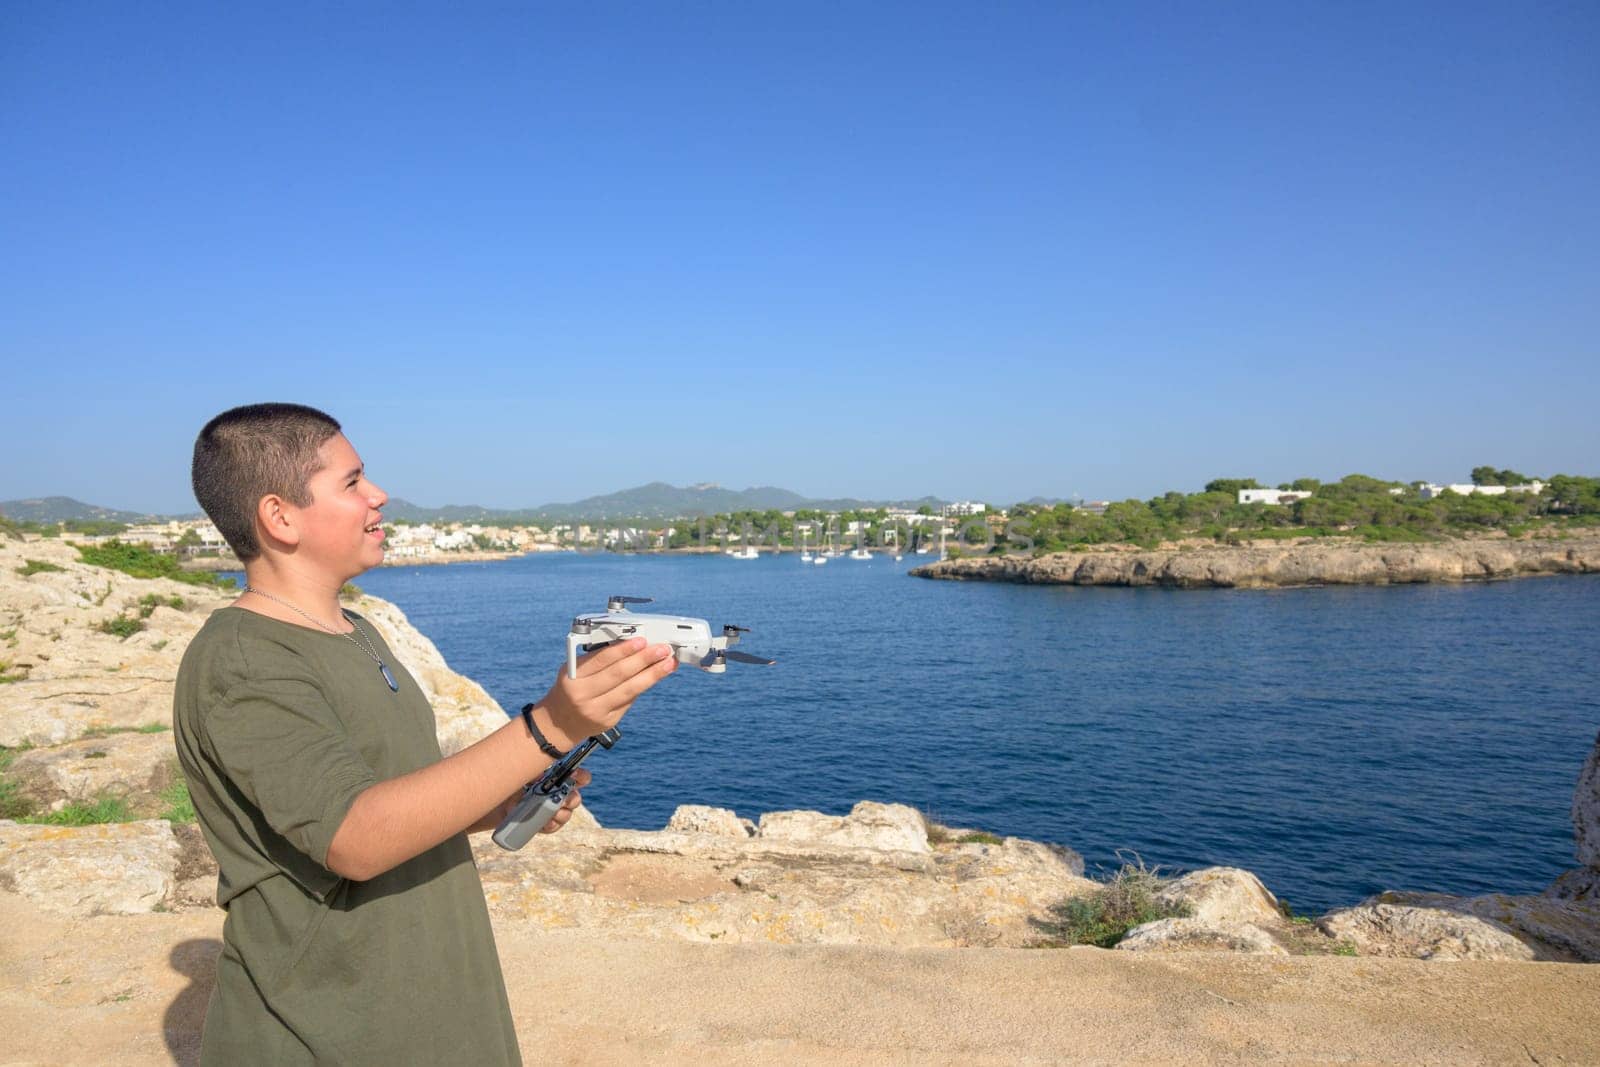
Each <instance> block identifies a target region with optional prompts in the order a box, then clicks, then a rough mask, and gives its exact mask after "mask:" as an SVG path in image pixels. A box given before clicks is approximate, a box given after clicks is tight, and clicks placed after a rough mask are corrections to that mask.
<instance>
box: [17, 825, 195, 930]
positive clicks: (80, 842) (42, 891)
mask: <svg viewBox="0 0 1600 1067" xmlns="http://www.w3.org/2000/svg"><path fill="white" fill-rule="evenodd" d="M180 851H181V850H180V848H179V846H178V839H177V838H176V837H175V836H174V835H173V833H172V826H171V824H170V823H168V822H166V821H165V820H162V819H152V820H150V821H148V822H128V823H106V824H102V825H99V826H26V825H22V824H20V823H15V822H11V821H9V820H0V889H4V890H7V891H9V892H12V893H18V894H21V895H22V896H24V897H27V898H28V899H29V900H31V901H33V902H34V903H36V904H38V905H40V906H41V907H43V908H45V909H46V910H49V911H52V912H55V913H56V914H59V915H76V916H87V915H135V914H139V913H142V912H148V911H153V910H155V909H156V908H157V907H160V906H163V905H165V904H166V903H167V902H168V900H169V899H170V898H171V896H172V891H173V889H174V888H175V887H176V884H177V873H178V858H179V853H180Z"/></svg>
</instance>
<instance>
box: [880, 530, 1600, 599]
mask: <svg viewBox="0 0 1600 1067" xmlns="http://www.w3.org/2000/svg"><path fill="white" fill-rule="evenodd" d="M910 573H911V574H913V575H915V576H917V577H919V578H944V579H950V580H955V581H987V582H1019V583H1034V584H1042V585H1128V586H1142V585H1154V586H1167V587H1170V588H1175V589H1253V588H1271V587H1279V586H1297V585H1391V584H1402V583H1413V582H1465V581H1476V580H1483V579H1491V578H1517V577H1523V576H1527V575H1537V574H1595V573H1600V536H1587V537H1574V538H1569V539H1541V540H1525V541H1513V540H1507V539H1499V540H1487V539H1486V540H1476V541H1441V542H1436V543H1429V544H1404V545H1400V544H1371V545H1367V544H1336V545H1330V544H1325V543H1303V544H1294V545H1269V546H1260V545H1257V546H1252V547H1236V548H1235V547H1222V546H1218V547H1199V548H1179V549H1161V550H1157V551H1148V552H1147V551H1127V550H1121V549H1109V550H1099V551H1085V552H1055V553H1051V554H1049V555H1046V556H1041V557H1039V558H1037V559H1035V558H1031V557H1020V556H977V557H971V558H965V559H951V560H942V561H940V562H938V563H929V564H925V565H923V566H920V567H915V568H913V569H912V570H911V572H910Z"/></svg>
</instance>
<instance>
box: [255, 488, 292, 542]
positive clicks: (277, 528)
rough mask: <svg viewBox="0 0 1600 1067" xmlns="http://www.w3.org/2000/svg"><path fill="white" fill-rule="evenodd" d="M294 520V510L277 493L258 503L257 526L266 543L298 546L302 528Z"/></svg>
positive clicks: (263, 498)
mask: <svg viewBox="0 0 1600 1067" xmlns="http://www.w3.org/2000/svg"><path fill="white" fill-rule="evenodd" d="M294 520H295V514H294V508H293V507H292V506H291V505H290V504H289V502H288V501H287V500H285V499H283V497H281V496H279V495H278V494H276V493H268V494H267V495H266V496H264V497H262V498H261V499H260V500H259V501H258V502H257V503H256V526H257V527H258V528H259V529H260V530H261V533H262V534H263V535H264V536H265V542H264V543H276V544H280V545H288V546H293V545H298V544H299V543H300V528H299V527H298V526H296V525H295V521H294Z"/></svg>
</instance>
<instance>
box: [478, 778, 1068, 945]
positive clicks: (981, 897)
mask: <svg viewBox="0 0 1600 1067" xmlns="http://www.w3.org/2000/svg"><path fill="white" fill-rule="evenodd" d="M749 826H750V824H749V823H748V821H747V820H741V819H739V818H738V817H737V816H736V815H735V814H734V813H733V812H731V811H727V810H724V809H717V808H704V807H688V806H686V807H683V808H680V809H678V811H677V812H675V813H674V814H673V817H672V819H671V820H670V821H669V822H668V824H667V827H666V829H664V830H659V831H643V830H605V829H602V828H600V827H599V826H597V825H595V824H593V823H592V821H591V822H589V823H588V824H586V825H583V826H574V825H572V824H569V825H568V827H567V828H566V829H564V830H563V831H562V832H561V833H559V834H554V835H550V836H542V837H538V838H536V839H535V840H534V842H533V843H531V844H529V845H528V847H527V848H525V849H523V850H522V851H521V852H516V853H507V852H502V851H500V850H499V849H497V848H495V847H494V846H493V845H492V844H488V843H487V842H480V843H479V845H478V848H477V856H478V867H479V871H480V873H481V875H482V878H483V882H484V888H485V892H486V894H487V895H488V898H489V902H490V908H491V910H492V911H493V912H494V913H495V914H496V915H497V916H500V917H502V918H514V919H522V920H526V921H529V922H533V923H536V924H538V925H540V926H542V927H545V928H550V929H569V930H578V931H594V932H596V933H600V932H604V933H605V934H606V935H607V936H611V937H635V938H652V939H654V938H663V937H665V938H672V939H680V940H689V941H718V942H723V943H733V942H776V943H780V944H835V945H889V946H901V947H928V946H990V945H1026V944H1030V943H1032V942H1033V941H1034V940H1035V939H1036V937H1037V932H1036V931H1037V926H1036V923H1035V920H1040V919H1042V918H1043V917H1044V915H1045V912H1046V909H1047V908H1048V906H1049V905H1051V904H1053V903H1056V902H1058V901H1059V900H1061V899H1063V898H1065V897H1070V896H1077V895H1082V894H1084V893H1088V892H1092V891H1093V890H1094V889H1095V888H1096V883H1094V882H1092V881H1089V880H1088V879H1086V878H1084V877H1083V876H1082V873H1083V861H1082V859H1081V858H1080V857H1078V856H1077V854H1076V853H1073V852H1071V851H1070V850H1067V849H1059V848H1051V847H1048V846H1045V845H1041V844H1038V843H1036V842H1031V841H1023V840H1020V839H1017V838H1006V839H1004V840H1003V841H1001V842H1000V843H999V844H977V843H966V844H958V843H954V842H950V843H943V844H940V845H937V846H935V845H932V844H930V843H929V841H928V837H927V833H926V830H925V826H924V823H923V820H922V816H921V815H920V814H919V813H918V812H916V811H915V810H914V809H912V808H908V807H905V806H904V805H900V804H882V803H876V802H873V801H862V802H861V803H859V804H857V805H856V806H855V807H854V808H853V809H852V810H851V811H850V813H849V814H848V815H844V816H836V815H825V814H823V813H821V812H815V811H785V812H769V813H767V814H765V815H763V816H762V817H761V819H760V820H759V822H758V823H757V824H755V831H754V833H752V832H750V829H749Z"/></svg>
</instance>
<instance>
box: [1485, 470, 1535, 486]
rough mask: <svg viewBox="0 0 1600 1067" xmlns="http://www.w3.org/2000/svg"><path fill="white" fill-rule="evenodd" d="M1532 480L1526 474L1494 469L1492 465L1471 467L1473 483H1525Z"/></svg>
mask: <svg viewBox="0 0 1600 1067" xmlns="http://www.w3.org/2000/svg"><path fill="white" fill-rule="evenodd" d="M1530 481H1532V479H1531V478H1529V477H1528V476H1527V475H1526V474H1518V473H1517V472H1516V471H1514V470H1495V469H1494V468H1493V467H1473V468H1472V484H1473V485H1526V484H1527V483H1528V482H1530Z"/></svg>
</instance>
